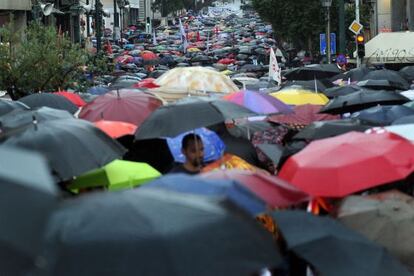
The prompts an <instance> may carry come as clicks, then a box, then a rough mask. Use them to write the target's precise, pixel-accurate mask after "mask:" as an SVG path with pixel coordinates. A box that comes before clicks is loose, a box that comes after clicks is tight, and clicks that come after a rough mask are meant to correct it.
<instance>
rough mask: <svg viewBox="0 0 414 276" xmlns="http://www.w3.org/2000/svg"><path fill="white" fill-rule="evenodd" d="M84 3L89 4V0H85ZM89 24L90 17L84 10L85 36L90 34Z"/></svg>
mask: <svg viewBox="0 0 414 276" xmlns="http://www.w3.org/2000/svg"><path fill="white" fill-rule="evenodd" d="M86 5H89V0H86ZM90 25H91V18H90V17H89V12H86V36H87V37H90V36H91V29H90Z"/></svg>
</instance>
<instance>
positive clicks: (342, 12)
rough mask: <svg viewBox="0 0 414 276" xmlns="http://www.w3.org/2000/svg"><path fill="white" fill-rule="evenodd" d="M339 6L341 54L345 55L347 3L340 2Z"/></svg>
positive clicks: (340, 0) (341, 0)
mask: <svg viewBox="0 0 414 276" xmlns="http://www.w3.org/2000/svg"><path fill="white" fill-rule="evenodd" d="M338 5H339V53H340V54H345V47H346V43H345V1H344V0H338Z"/></svg>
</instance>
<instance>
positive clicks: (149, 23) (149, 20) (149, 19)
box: [147, 16, 151, 26]
mask: <svg viewBox="0 0 414 276" xmlns="http://www.w3.org/2000/svg"><path fill="white" fill-rule="evenodd" d="M149 25H151V17H149V16H148V17H147V26H149Z"/></svg>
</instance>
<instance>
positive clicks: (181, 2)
mask: <svg viewBox="0 0 414 276" xmlns="http://www.w3.org/2000/svg"><path fill="white" fill-rule="evenodd" d="M212 2H213V0H205V1H204V3H201V2H197V3H196V2H195V1H194V0H155V1H154V3H153V4H152V5H153V7H154V8H155V10H158V11H161V15H162V16H163V17H165V16H168V15H169V14H171V13H174V12H176V11H179V10H182V9H186V10H200V9H201V8H203V7H206V6H209V5H211V3H212Z"/></svg>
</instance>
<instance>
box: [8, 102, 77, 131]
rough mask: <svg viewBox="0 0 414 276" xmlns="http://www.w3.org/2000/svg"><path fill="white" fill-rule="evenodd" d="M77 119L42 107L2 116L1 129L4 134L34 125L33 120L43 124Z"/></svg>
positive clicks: (62, 112) (67, 113)
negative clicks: (47, 121)
mask: <svg viewBox="0 0 414 276" xmlns="http://www.w3.org/2000/svg"><path fill="white" fill-rule="evenodd" d="M59 119H75V117H73V115H72V114H70V113H69V112H67V111H64V110H61V109H54V108H50V107H41V108H36V109H31V110H24V111H22V110H15V111H12V112H10V113H7V114H6V115H3V116H0V129H1V131H2V132H5V131H10V130H12V129H16V128H20V127H25V126H27V125H30V124H32V123H33V120H37V122H42V121H46V120H59Z"/></svg>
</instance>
